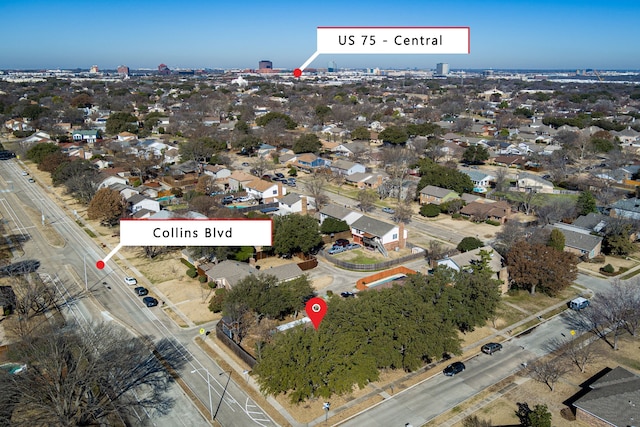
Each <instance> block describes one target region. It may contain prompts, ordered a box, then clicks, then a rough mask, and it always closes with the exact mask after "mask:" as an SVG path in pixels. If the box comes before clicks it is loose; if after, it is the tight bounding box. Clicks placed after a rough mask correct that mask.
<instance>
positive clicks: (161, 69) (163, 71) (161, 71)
mask: <svg viewBox="0 0 640 427" xmlns="http://www.w3.org/2000/svg"><path fill="white" fill-rule="evenodd" d="M158 74H162V75H164V76H166V75H169V74H171V70H170V69H169V67H167V66H166V65H165V64H160V65H158Z"/></svg>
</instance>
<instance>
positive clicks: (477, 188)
mask: <svg viewBox="0 0 640 427" xmlns="http://www.w3.org/2000/svg"><path fill="white" fill-rule="evenodd" d="M460 172H462V173H464V174H466V175H468V176H469V178H471V182H473V191H474V192H476V193H484V192H485V191H487V189H488V188H489V187H490V186H491V183H492V182H495V180H496V178H495V177H494V176H492V175H489V174H486V173H484V172H482V171H480V170H475V169H460Z"/></svg>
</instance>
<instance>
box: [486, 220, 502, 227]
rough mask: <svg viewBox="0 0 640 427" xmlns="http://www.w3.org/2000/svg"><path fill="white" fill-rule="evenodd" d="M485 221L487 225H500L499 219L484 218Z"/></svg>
mask: <svg viewBox="0 0 640 427" xmlns="http://www.w3.org/2000/svg"><path fill="white" fill-rule="evenodd" d="M485 223H487V224H489V225H495V226H498V225H500V221H494V220H492V219H488V220H486V221H485Z"/></svg>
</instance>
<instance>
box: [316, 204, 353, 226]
mask: <svg viewBox="0 0 640 427" xmlns="http://www.w3.org/2000/svg"><path fill="white" fill-rule="evenodd" d="M360 217H362V214H361V213H359V212H355V211H352V210H351V209H348V208H347V207H342V206H338V205H327V206H324V207H323V208H322V209H320V215H319V219H320V224H322V223H323V222H324V220H325V219H327V218H334V219H339V220H341V221H344V222H346V223H347V224H348V225H349V226H351V224H353V223H354V222H355V221H356V220H357V219H358V218H360Z"/></svg>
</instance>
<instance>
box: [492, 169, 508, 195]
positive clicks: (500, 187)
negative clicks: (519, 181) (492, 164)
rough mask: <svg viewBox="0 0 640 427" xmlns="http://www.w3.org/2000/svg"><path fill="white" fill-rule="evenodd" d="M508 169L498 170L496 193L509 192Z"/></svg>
mask: <svg viewBox="0 0 640 427" xmlns="http://www.w3.org/2000/svg"><path fill="white" fill-rule="evenodd" d="M507 175H508V172H507V168H498V169H496V171H495V177H496V191H499V192H502V191H508V190H509V180H508V179H507Z"/></svg>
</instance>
